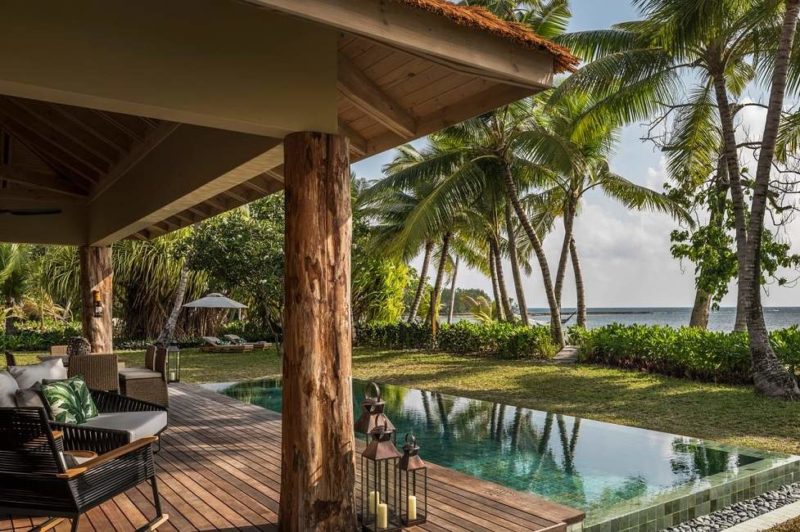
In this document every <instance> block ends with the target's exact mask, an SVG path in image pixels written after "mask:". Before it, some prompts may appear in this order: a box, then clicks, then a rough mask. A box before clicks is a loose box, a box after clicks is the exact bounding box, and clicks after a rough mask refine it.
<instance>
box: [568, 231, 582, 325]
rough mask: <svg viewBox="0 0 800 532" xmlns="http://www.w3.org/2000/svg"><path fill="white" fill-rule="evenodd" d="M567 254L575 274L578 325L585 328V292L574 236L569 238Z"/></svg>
mask: <svg viewBox="0 0 800 532" xmlns="http://www.w3.org/2000/svg"><path fill="white" fill-rule="evenodd" d="M569 256H570V257H571V258H572V271H573V272H574V274H575V294H576V296H577V300H578V303H577V305H578V327H583V328H584V329H585V328H586V292H585V289H584V285H583V271H582V270H581V261H580V259H579V258H578V246H576V245H575V237H572V238H570V239H569Z"/></svg>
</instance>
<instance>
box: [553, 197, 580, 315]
mask: <svg viewBox="0 0 800 532" xmlns="http://www.w3.org/2000/svg"><path fill="white" fill-rule="evenodd" d="M574 213H575V210H574V208H573V205H572V200H571V199H568V200H567V204H566V205H565V209H564V241H563V242H562V244H561V255H559V257H558V269H557V270H556V284H555V287H554V288H553V290H555V293H556V302H557V303H558V306H559V308H561V292H562V291H563V289H564V275H565V274H566V273H567V259H568V258H569V256H568V255H569V245H570V242H571V241H572V228H573V226H574V220H575V214H574Z"/></svg>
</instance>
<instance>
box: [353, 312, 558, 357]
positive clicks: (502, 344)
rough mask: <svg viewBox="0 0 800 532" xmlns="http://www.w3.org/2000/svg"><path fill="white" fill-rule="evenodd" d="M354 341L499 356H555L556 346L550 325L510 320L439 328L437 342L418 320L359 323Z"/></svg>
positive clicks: (395, 347)
mask: <svg viewBox="0 0 800 532" xmlns="http://www.w3.org/2000/svg"><path fill="white" fill-rule="evenodd" d="M354 341H355V344H356V345H359V346H365V347H377V348H383V349H436V350H439V351H445V352H448V353H457V354H476V355H483V356H493V357H498V358H513V359H520V358H535V359H547V358H552V357H553V356H554V355H555V353H556V351H557V350H556V347H555V345H554V344H553V343H552V341H551V340H550V333H549V330H548V329H547V327H525V326H522V325H514V324H511V323H488V324H482V323H469V322H467V321H460V322H458V323H455V324H452V325H447V324H443V325H442V326H441V327H440V328H439V333H438V334H437V337H436V341H435V342H434V341H433V339H432V337H431V331H430V326H426V325H422V324H418V323H368V324H360V325H357V326H356V331H355V339H354Z"/></svg>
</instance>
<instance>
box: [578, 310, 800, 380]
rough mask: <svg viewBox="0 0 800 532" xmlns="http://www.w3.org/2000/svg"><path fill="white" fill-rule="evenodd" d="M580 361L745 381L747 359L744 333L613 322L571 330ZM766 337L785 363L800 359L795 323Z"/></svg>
mask: <svg viewBox="0 0 800 532" xmlns="http://www.w3.org/2000/svg"><path fill="white" fill-rule="evenodd" d="M571 335H572V337H573V338H572V341H573V342H574V343H576V344H577V345H579V346H580V358H581V360H582V361H585V362H593V363H599V364H605V365H609V366H618V367H622V368H629V369H638V370H642V371H648V372H652V373H661V374H663V375H670V376H674V377H684V378H689V379H696V380H700V381H707V382H722V383H733V384H749V383H751V382H752V363H751V359H750V351H749V345H748V340H747V334H746V333H724V332H717V331H706V330H701V329H697V328H692V327H685V328H680V329H674V328H672V327H666V326H660V325H649V326H648V325H620V324H612V325H607V326H605V327H599V328H596V329H591V330H580V329H573V330H571ZM770 339H771V342H772V344H773V346H774V348H775V350H776V352H777V353H778V356H779V358H780V359H781V361H782V362H783V363H784V364H787V365H797V364H798V363H800V331H799V330H798V329H797V327H792V328H789V329H784V330H781V331H774V332H772V334H771V335H770Z"/></svg>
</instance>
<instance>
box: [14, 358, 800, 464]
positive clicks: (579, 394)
mask: <svg viewBox="0 0 800 532" xmlns="http://www.w3.org/2000/svg"><path fill="white" fill-rule="evenodd" d="M119 356H120V359H121V360H123V361H125V362H126V363H127V364H128V365H129V366H137V365H142V364H143V356H144V355H143V353H142V352H120V353H119ZM22 358H23V362H34V361H35V357H34V356H25V355H23V357H22ZM181 361H182V377H183V379H182V380H183V381H184V382H226V381H237V380H245V379H255V378H259V377H267V376H277V375H279V374H280V361H279V359H278V357H277V355H276V354H275V351H274V350H269V351H266V352H264V351H255V352H251V353H236V354H233V353H228V354H216V353H200V352H197V351H196V350H184V351H183V352H182V358H181ZM353 372H354V376H355V377H356V378H359V379H365V380H375V381H377V382H384V383H391V384H400V385H405V386H410V387H416V388H422V389H426V390H433V391H440V392H443V393H449V394H455V395H461V396H466V397H474V398H478V399H484V400H488V401H498V402H503V403H507V404H511V405H518V406H525V407H529V408H535V409H538V410H547V411H551V412H556V413H561V414H568V415H575V416H581V417H585V418H589V419H597V420H601V421H609V422H612V423H619V424H622V425H631V426H637V427H644V428H649V429H654V430H661V431H664V432H670V433H674V434H682V435H686V436H695V437H699V438H705V439H712V440H716V441H719V442H723V443H728V444H733V445H743V446H748V447H758V448H762V449H767V450H772V451H780V452H786V453H793V454H800V403H799V402H782V401H776V400H772V399H766V398H764V397H759V396H757V395H755V394H754V393H753V390H752V388H750V387H745V386H728V385H714V384H706V383H699V382H694V381H687V380H682V379H675V378H669V377H663V376H659V375H650V374H645V373H639V372H632V371H625V370H620V369H613V368H603V367H597V366H588V365H578V366H574V367H571V366H553V365H543V364H539V363H535V362H527V361H520V360H514V361H502V360H492V359H486V358H476V357H469V356H456V355H450V354H440V353H423V352H418V351H386V350H374V349H356V350H355V352H354V354H353Z"/></svg>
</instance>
